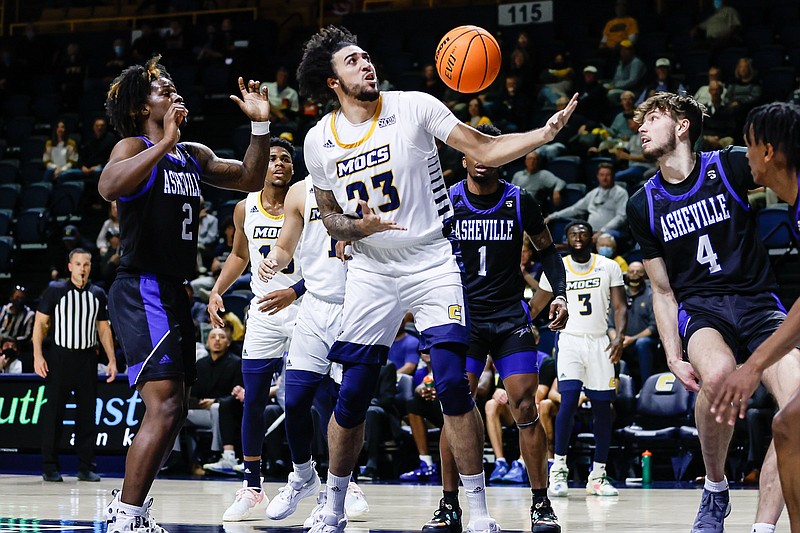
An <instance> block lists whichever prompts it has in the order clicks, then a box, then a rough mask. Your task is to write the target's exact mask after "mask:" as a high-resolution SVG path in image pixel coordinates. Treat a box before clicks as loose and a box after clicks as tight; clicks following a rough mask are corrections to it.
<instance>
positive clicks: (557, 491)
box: [547, 465, 569, 498]
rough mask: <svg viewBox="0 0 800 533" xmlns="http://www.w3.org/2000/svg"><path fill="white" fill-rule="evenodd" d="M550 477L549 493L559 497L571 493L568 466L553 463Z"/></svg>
mask: <svg viewBox="0 0 800 533" xmlns="http://www.w3.org/2000/svg"><path fill="white" fill-rule="evenodd" d="M549 477H550V483H549V485H550V486H549V487H548V488H547V494H549V495H550V496H553V497H559V498H560V497H564V496H568V495H569V484H568V480H569V470H568V469H567V467H566V466H559V465H553V467H552V468H551V469H550V476H549Z"/></svg>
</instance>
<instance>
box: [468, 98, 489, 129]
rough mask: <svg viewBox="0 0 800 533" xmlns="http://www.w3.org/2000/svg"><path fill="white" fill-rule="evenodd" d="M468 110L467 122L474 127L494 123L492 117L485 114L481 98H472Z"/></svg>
mask: <svg viewBox="0 0 800 533" xmlns="http://www.w3.org/2000/svg"><path fill="white" fill-rule="evenodd" d="M467 110H468V111H469V119H468V120H467V121H466V122H467V124H469V125H470V126H472V127H473V128H477V127H478V126H482V125H484V124H491V123H492V119H490V118H489V117H487V116H486V115H484V114H483V102H481V99H480V98H472V99H470V101H469V106H468V107H467Z"/></svg>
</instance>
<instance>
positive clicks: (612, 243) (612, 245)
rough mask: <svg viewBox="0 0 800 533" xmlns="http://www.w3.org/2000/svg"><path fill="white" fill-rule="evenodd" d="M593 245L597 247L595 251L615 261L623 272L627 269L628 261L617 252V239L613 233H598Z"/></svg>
mask: <svg viewBox="0 0 800 533" xmlns="http://www.w3.org/2000/svg"><path fill="white" fill-rule="evenodd" d="M595 246H596V247H597V253H598V254H600V255H602V256H603V257H608V258H609V259H611V260H613V261H614V262H615V263H617V264H618V265H619V268H620V270H622V273H623V274H624V273H626V272H627V271H628V262H627V261H625V258H624V257H622V256H621V255H619V254H617V239H615V238H614V236H613V235H611V234H610V233H603V234H601V235H599V236H598V237H597V242H596V243H595Z"/></svg>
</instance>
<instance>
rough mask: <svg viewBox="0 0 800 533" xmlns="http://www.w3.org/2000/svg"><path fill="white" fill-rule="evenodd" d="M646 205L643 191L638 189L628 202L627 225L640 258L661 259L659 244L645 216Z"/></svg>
mask: <svg viewBox="0 0 800 533" xmlns="http://www.w3.org/2000/svg"><path fill="white" fill-rule="evenodd" d="M646 203H647V200H646V199H645V193H644V189H639V192H637V193H636V194H634V195H633V198H631V199H630V200H628V206H627V214H628V225H629V226H630V228H631V233H632V234H633V238H634V239H636V242H638V243H639V247H640V248H641V249H642V257H643V258H644V259H654V258H656V257H663V253H662V251H661V245H660V243H659V242H658V241H657V240H656V238H655V237H654V236H653V234H652V233H650V227H649V224H648V222H647V215H646V212H647V205H646Z"/></svg>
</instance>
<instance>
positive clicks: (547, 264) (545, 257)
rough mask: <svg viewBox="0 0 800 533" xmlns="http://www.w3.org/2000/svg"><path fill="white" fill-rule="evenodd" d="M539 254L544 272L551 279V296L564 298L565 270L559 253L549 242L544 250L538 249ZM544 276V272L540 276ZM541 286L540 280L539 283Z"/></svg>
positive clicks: (565, 285)
mask: <svg viewBox="0 0 800 533" xmlns="http://www.w3.org/2000/svg"><path fill="white" fill-rule="evenodd" d="M539 254H540V256H541V259H542V266H543V267H544V272H545V273H546V274H547V279H548V280H552V282H551V283H552V287H553V288H552V290H550V291H549V292H552V293H553V296H563V297H564V298H566V297H567V272H566V270H564V261H562V259H561V255H559V253H558V251H557V250H556V247H555V245H554V244H551V245H550V246H548V247H547V248H545V249H544V250H540V251H539ZM544 277H545V274H542V278H544ZM539 286H540V287H541V282H540V283H539Z"/></svg>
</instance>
